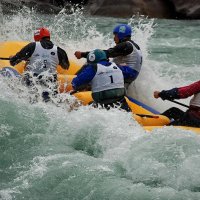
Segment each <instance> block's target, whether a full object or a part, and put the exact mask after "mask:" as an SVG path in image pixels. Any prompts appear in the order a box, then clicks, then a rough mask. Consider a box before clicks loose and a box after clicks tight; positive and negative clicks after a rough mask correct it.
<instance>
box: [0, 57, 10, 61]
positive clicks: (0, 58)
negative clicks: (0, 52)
mask: <svg viewBox="0 0 200 200" xmlns="http://www.w3.org/2000/svg"><path fill="white" fill-rule="evenodd" d="M0 60H10V58H2V57H0Z"/></svg>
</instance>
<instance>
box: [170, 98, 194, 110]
mask: <svg viewBox="0 0 200 200" xmlns="http://www.w3.org/2000/svg"><path fill="white" fill-rule="evenodd" d="M167 100H168V101H171V102H173V103H176V104H179V105H181V106H183V107H186V108H189V107H190V106H188V105H185V104H183V103H180V102H178V101H174V100H169V99H167Z"/></svg>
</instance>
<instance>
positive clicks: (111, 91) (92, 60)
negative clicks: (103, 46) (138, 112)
mask: <svg viewBox="0 0 200 200" xmlns="http://www.w3.org/2000/svg"><path fill="white" fill-rule="evenodd" d="M88 84H90V85H91V90H92V97H93V99H94V102H95V103H96V105H101V106H102V107H104V108H106V109H109V108H110V107H115V106H116V105H118V106H119V107H120V108H121V109H124V110H126V111H130V108H129V106H128V104H127V103H126V99H125V88H124V77H123V74H122V71H121V70H120V69H119V67H118V66H117V65H116V64H115V63H114V62H109V61H108V59H107V56H106V53H105V52H104V51H102V50H100V49H95V50H94V51H91V52H89V53H88V55H87V64H86V65H85V66H84V68H83V69H82V70H81V71H79V73H78V74H77V76H76V77H75V78H74V79H73V80H72V87H73V89H74V90H75V91H80V90H83V89H84V88H86V87H87V85H88Z"/></svg>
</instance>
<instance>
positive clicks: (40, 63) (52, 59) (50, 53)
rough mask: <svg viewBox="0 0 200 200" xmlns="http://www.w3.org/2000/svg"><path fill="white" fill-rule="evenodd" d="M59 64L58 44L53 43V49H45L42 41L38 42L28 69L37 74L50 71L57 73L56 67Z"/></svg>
mask: <svg viewBox="0 0 200 200" xmlns="http://www.w3.org/2000/svg"><path fill="white" fill-rule="evenodd" d="M58 64H59V59H58V51H57V46H56V45H53V48H51V49H44V48H43V47H42V45H41V43H40V42H36V46H35V50H34V52H33V54H32V56H31V57H30V58H29V63H28V65H27V70H28V71H32V72H33V73H35V74H40V73H42V72H45V71H48V72H49V73H56V67H57V65H58Z"/></svg>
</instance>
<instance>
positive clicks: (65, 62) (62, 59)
mask: <svg viewBox="0 0 200 200" xmlns="http://www.w3.org/2000/svg"><path fill="white" fill-rule="evenodd" d="M58 59H59V65H60V66H61V67H62V68H63V69H69V65H70V63H69V59H68V56H67V53H66V52H65V50H63V49H61V48H60V47H58Z"/></svg>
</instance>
